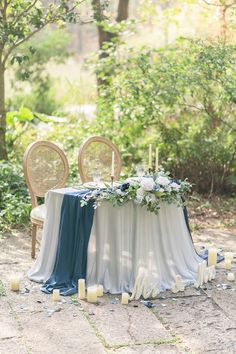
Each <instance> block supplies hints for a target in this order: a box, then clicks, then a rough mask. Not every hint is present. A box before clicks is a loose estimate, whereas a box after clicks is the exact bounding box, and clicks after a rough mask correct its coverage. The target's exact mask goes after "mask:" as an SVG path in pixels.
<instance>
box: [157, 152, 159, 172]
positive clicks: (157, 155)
mask: <svg viewBox="0 0 236 354" xmlns="http://www.w3.org/2000/svg"><path fill="white" fill-rule="evenodd" d="M158 165H159V150H158V148H156V171H158V167H159V166H158Z"/></svg>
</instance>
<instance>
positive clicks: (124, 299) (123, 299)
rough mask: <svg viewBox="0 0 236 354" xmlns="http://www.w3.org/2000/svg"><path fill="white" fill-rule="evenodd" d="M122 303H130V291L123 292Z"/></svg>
mask: <svg viewBox="0 0 236 354" xmlns="http://www.w3.org/2000/svg"><path fill="white" fill-rule="evenodd" d="M121 303H122V305H128V303H129V294H128V293H122V295H121Z"/></svg>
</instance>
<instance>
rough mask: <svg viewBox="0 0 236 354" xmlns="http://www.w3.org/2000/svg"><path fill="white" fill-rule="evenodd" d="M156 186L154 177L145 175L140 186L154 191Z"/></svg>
mask: <svg viewBox="0 0 236 354" xmlns="http://www.w3.org/2000/svg"><path fill="white" fill-rule="evenodd" d="M154 186H155V182H154V181H153V179H152V178H148V177H144V178H142V179H141V182H140V187H141V188H143V189H144V190H145V191H152V190H153V188H154Z"/></svg>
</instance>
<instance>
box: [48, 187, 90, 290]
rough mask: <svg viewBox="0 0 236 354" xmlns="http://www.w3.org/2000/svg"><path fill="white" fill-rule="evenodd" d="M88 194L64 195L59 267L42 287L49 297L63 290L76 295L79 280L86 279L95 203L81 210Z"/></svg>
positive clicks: (59, 240)
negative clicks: (54, 290)
mask: <svg viewBox="0 0 236 354" xmlns="http://www.w3.org/2000/svg"><path fill="white" fill-rule="evenodd" d="M88 192H89V191H88V190H80V191H76V192H71V193H67V194H65V195H64V198H63V202H62V207H61V219H60V227H59V237H58V246H57V254H56V260H55V265H54V269H53V272H52V274H51V276H50V278H49V279H48V280H47V281H46V282H45V283H44V285H43V286H42V288H41V290H42V291H43V292H45V293H47V294H49V293H51V292H52V291H53V289H60V294H61V295H72V294H75V293H76V292H77V289H78V284H77V283H78V279H80V278H82V279H85V278H86V267H87V249H88V242H89V237H90V232H91V228H92V225H93V216H94V208H93V203H94V202H93V201H92V200H90V201H89V202H88V204H87V206H86V207H81V203H80V201H81V199H82V198H83V197H84V196H85V195H86V193H88Z"/></svg>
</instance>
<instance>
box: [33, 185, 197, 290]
mask: <svg viewBox="0 0 236 354" xmlns="http://www.w3.org/2000/svg"><path fill="white" fill-rule="evenodd" d="M66 191H68V192H71V191H73V188H65V189H58V190H51V191H49V192H48V193H47V195H46V201H45V202H46V208H47V215H46V219H45V223H44V228H43V234H42V243H41V249H40V252H39V255H38V257H37V259H36V262H35V263H34V265H33V267H32V268H31V270H30V271H29V273H28V276H29V278H30V279H31V280H34V281H36V282H44V281H46V280H47V279H48V278H49V277H50V275H51V273H52V271H53V267H54V262H55V257H56V250H57V242H58V231H59V222H60V211H61V205H62V201H63V195H64V193H65V192H66ZM200 262H202V259H201V258H200V257H199V256H198V255H197V253H196V252H195V249H194V246H193V243H192V240H191V238H190V235H189V232H188V229H187V227H186V223H185V220H184V214H183V210H182V208H180V207H177V206H176V205H175V204H171V205H170V204H167V203H163V204H162V205H161V209H160V211H159V214H158V215H155V214H154V213H151V212H149V211H147V210H146V209H145V207H141V206H139V205H135V204H134V203H132V202H130V203H127V204H125V205H123V206H121V207H113V206H112V205H111V204H110V203H108V202H104V203H102V205H101V206H99V207H98V208H97V209H96V211H95V214H94V221H93V227H92V232H91V236H90V241H89V246H88V261H87V279H86V282H87V285H88V286H90V285H94V284H98V283H99V284H103V285H104V289H105V291H106V292H107V291H109V292H110V293H113V294H116V293H121V292H123V291H127V292H132V290H133V287H134V283H135V279H136V277H137V276H138V274H139V273H140V271H142V270H144V271H146V272H147V274H149V276H150V277H151V278H150V279H152V282H153V283H154V285H155V287H156V289H157V291H158V292H159V291H163V290H166V289H170V288H171V286H172V285H173V283H174V281H175V277H176V275H177V274H179V275H181V276H182V278H183V280H184V283H185V284H190V283H193V282H194V281H195V280H196V277H197V267H198V263H200Z"/></svg>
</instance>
